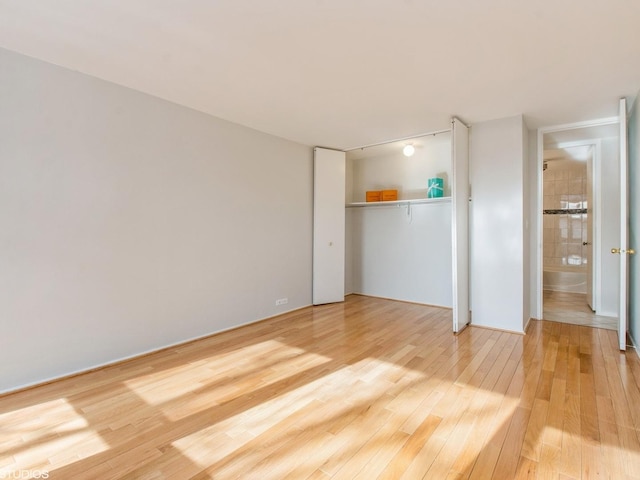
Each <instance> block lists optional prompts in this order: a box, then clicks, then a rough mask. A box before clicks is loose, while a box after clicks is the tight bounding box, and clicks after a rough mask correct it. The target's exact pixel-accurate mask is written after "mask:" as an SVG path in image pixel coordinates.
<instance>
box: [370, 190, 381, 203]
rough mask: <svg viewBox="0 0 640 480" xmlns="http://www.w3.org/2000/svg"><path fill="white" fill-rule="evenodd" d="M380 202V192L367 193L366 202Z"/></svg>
mask: <svg viewBox="0 0 640 480" xmlns="http://www.w3.org/2000/svg"><path fill="white" fill-rule="evenodd" d="M380 200H382V192H381V191H380V190H369V191H367V202H379V201H380Z"/></svg>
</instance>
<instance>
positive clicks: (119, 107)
mask: <svg viewBox="0 0 640 480" xmlns="http://www.w3.org/2000/svg"><path fill="white" fill-rule="evenodd" d="M159 74H161V72H159ZM0 91H1V92H2V95H0V112H2V115H0V224H1V225H2V228H1V229H0V265H1V268H0V322H1V323H2V357H3V361H2V362H1V363H0V391H7V390H12V389H15V388H18V387H21V386H26V385H29V384H33V383H36V382H40V381H43V380H47V379H51V378H53V377H57V376H61V375H65V374H69V373H72V372H76V371H79V370H84V369H87V368H90V367H93V366H97V365H101V364H105V363H108V362H112V361H114V360H117V359H121V358H125V357H129V356H132V355H136V354H140V353H142V352H145V351H150V350H154V349H158V348H160V347H164V346H166V345H170V344H175V343H177V342H181V341H183V340H186V339H191V338H194V337H199V336H203V335H206V334H209V333H211V332H216V331H220V330H224V329H228V328H231V327H234V326H237V325H240V324H243V323H247V322H251V321H254V320H257V319H261V318H265V317H268V316H271V315H274V314H277V313H279V312H282V311H284V310H289V309H294V308H297V307H301V306H305V305H309V304H310V303H311V244H312V242H311V232H312V230H311V227H312V149H311V148H310V147H306V146H302V145H299V144H295V143H292V142H289V141H285V140H282V139H279V138H275V137H272V136H269V135H266V134H262V133H259V132H256V131H253V130H249V129H247V128H244V127H240V126H238V125H234V124H230V123H228V122H224V121H221V120H218V119H215V118H212V117H210V116H207V115H204V114H201V113H198V112H196V111H193V110H189V109H187V108H183V107H180V106H177V105H174V104H171V103H168V102H165V101H162V100H159V99H157V98H153V97H150V96H147V95H144V94H141V93H138V92H135V91H132V90H128V89H125V88H122V87H119V86H116V85H113V84H109V83H106V82H103V81H100V80H97V79H94V78H91V77H88V76H85V75H81V74H78V73H75V72H72V71H69V70H66V69H63V68H59V67H56V66H53V65H50V64H47V63H43V62H40V61H37V60H33V59H30V58H27V57H24V56H21V55H18V54H15V53H11V52H8V51H6V50H0ZM220 94H221V95H223V94H224V92H220ZM283 297H287V298H288V299H289V303H288V305H286V306H284V307H275V300H276V299H278V298H283Z"/></svg>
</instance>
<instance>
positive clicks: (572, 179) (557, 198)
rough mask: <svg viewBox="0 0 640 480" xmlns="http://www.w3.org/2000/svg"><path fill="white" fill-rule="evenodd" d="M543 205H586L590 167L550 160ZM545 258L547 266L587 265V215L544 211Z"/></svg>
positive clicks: (575, 206) (551, 208)
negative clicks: (585, 245) (585, 244)
mask: <svg viewBox="0 0 640 480" xmlns="http://www.w3.org/2000/svg"><path fill="white" fill-rule="evenodd" d="M543 194H544V199H543V209H544V210H558V209H563V210H564V209H584V208H587V167H586V164H584V163H578V162H571V161H565V160H553V161H548V162H547V169H546V170H545V171H544V173H543ZM543 227H544V234H543V245H544V249H543V257H544V258H543V261H544V265H545V266H560V265H573V266H584V265H586V262H587V258H586V247H584V246H583V245H582V243H583V242H586V241H587V215H586V214H585V213H572V214H548V213H545V214H544V215H543Z"/></svg>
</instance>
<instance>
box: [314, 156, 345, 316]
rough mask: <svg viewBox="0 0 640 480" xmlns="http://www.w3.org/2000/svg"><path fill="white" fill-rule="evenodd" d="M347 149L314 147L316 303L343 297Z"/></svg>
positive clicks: (333, 300) (338, 300) (335, 300)
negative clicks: (344, 150) (343, 150)
mask: <svg viewBox="0 0 640 480" xmlns="http://www.w3.org/2000/svg"><path fill="white" fill-rule="evenodd" d="M345 171H346V165H345V153H344V152H340V151H337V150H328V149H326V148H318V147H316V148H315V149H314V158H313V304H314V305H321V304H323V303H334V302H342V301H344V261H345V224H344V222H345V206H344V205H345Z"/></svg>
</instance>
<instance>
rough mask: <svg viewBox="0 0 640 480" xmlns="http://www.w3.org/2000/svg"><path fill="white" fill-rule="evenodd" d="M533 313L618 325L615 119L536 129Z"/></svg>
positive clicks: (595, 324)
mask: <svg viewBox="0 0 640 480" xmlns="http://www.w3.org/2000/svg"><path fill="white" fill-rule="evenodd" d="M539 147H540V149H541V152H542V155H540V162H539V167H540V183H539V185H540V190H539V192H540V194H541V195H540V198H541V201H540V202H539V205H540V214H539V215H540V218H539V226H540V237H541V249H540V250H541V251H540V252H539V275H540V276H539V279H540V284H541V285H540V286H541V290H540V292H541V295H540V298H539V312H540V313H541V317H542V318H544V319H545V320H552V321H558V322H563V323H572V324H578V325H585V326H590V327H598V328H608V329H612V330H617V328H618V318H617V298H618V290H619V288H618V281H617V275H618V270H617V263H616V259H615V258H614V257H613V256H612V255H610V254H609V253H608V251H609V249H610V248H611V247H612V246H615V245H616V244H617V243H618V239H617V237H616V235H617V233H618V231H619V228H618V225H616V224H615V223H616V222H617V221H618V217H619V202H618V194H619V193H618V186H617V178H618V163H619V162H618V157H619V130H618V119H617V118H615V119H607V120H603V121H599V122H594V123H592V124H589V125H570V126H563V127H556V128H549V129H541V133H540V135H539Z"/></svg>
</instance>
